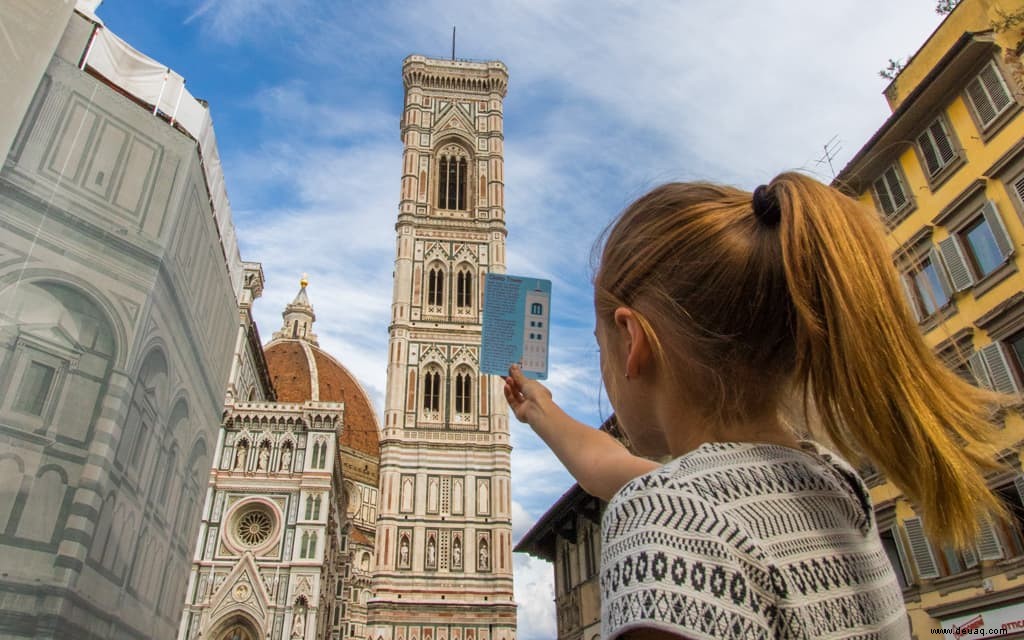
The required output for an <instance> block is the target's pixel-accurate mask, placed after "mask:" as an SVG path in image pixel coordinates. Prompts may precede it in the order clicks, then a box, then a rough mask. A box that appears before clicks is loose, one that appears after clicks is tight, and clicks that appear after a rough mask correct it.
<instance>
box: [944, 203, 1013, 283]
mask: <svg viewBox="0 0 1024 640" xmlns="http://www.w3.org/2000/svg"><path fill="white" fill-rule="evenodd" d="M954 217H955V218H956V220H955V222H951V223H950V224H949V237H948V238H946V239H944V240H942V241H940V242H939V252H940V253H941V254H942V262H943V264H944V265H945V267H946V273H947V275H948V277H949V282H950V284H951V287H952V290H953V291H964V290H965V289H968V288H973V292H974V295H975V297H977V296H979V295H981V294H983V293H984V292H985V291H988V290H989V289H991V288H992V286H994V285H995V284H997V283H998V282H1000V281H1002V279H1003V278H1005V277H1006V276H1008V275H1010V272H1011V271H1012V269H1011V270H1008V269H1010V267H1007V266H1006V265H1008V263H1009V258H1010V256H1011V255H1012V254H1013V241H1012V240H1011V239H1010V235H1009V234H1008V233H1007V231H1006V226H1005V225H1004V224H1003V219H1002V217H1001V216H1000V214H999V211H998V210H997V209H996V206H995V204H994V203H993V202H991V201H988V200H982V201H981V203H980V204H978V205H975V206H974V207H971V208H970V209H967V210H965V211H964V212H963V214H958V215H956V216H954Z"/></svg>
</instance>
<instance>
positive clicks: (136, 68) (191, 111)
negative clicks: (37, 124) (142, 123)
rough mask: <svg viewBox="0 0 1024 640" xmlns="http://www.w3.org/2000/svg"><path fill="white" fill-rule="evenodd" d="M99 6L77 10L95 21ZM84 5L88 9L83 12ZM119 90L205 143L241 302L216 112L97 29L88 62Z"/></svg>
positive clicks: (168, 73) (84, 1)
mask: <svg viewBox="0 0 1024 640" xmlns="http://www.w3.org/2000/svg"><path fill="white" fill-rule="evenodd" d="M98 4H99V2H98V1H96V0H92V1H89V0H78V6H77V8H78V9H79V10H80V11H81V12H82V13H83V14H85V15H87V16H88V17H89V18H90V19H95V16H93V15H92V10H93V9H95V6H96V5H98ZM83 5H84V6H83ZM84 64H85V66H88V67H90V68H91V69H92V70H94V71H95V72H96V73H98V74H100V75H101V76H103V77H104V78H106V79H107V80H109V81H110V82H112V83H113V84H115V85H117V86H118V87H120V88H121V89H123V90H124V91H126V92H128V93H129V94H131V95H132V96H135V97H136V98H138V99H139V100H141V101H142V102H144V103H145V104H148V105H150V107H151V108H152V109H154V112H155V111H159V112H161V113H163V114H164V115H165V116H167V117H169V118H170V120H171V122H173V123H176V124H177V125H178V126H180V127H181V128H182V129H184V130H185V131H187V132H188V133H189V135H191V136H192V137H193V138H195V139H196V141H197V142H198V143H199V156H200V159H201V160H202V165H203V174H204V175H205V176H206V187H207V189H208V190H209V195H210V201H211V202H212V203H213V215H214V218H215V219H216V222H217V229H218V230H219V231H220V240H221V244H222V246H223V248H224V255H225V256H226V259H227V268H228V274H229V276H230V278H231V286H232V288H233V289H234V292H235V298H236V299H239V297H240V296H241V293H242V277H243V272H242V258H241V255H240V254H239V251H238V242H237V239H236V236H235V226H234V223H233V222H232V221H231V204H230V203H229V202H228V193H227V189H226V188H225V186H224V173H223V171H222V168H221V164H220V154H219V153H218V152H217V138H216V136H215V135H214V133H213V120H212V119H211V118H210V110H209V109H208V108H207V107H205V106H203V104H202V103H201V102H199V101H198V100H196V99H195V98H194V97H192V94H191V93H189V92H188V89H186V88H185V79H184V78H182V77H181V75H179V74H177V73H175V72H174V71H172V70H171V69H169V68H167V67H166V66H165V65H162V64H160V63H159V62H157V61H155V60H153V59H152V58H149V57H147V56H145V55H144V54H142V53H139V52H138V51H136V50H135V49H133V48H132V47H131V46H130V45H128V43H127V42H125V41H124V40H122V39H121V38H118V37H117V36H116V35H114V34H113V33H111V32H110V30H108V29H107V28H105V27H104V26H103V25H102V23H97V26H96V34H95V37H94V38H93V41H92V43H91V45H90V47H89V50H88V53H87V55H86V58H85V62H84Z"/></svg>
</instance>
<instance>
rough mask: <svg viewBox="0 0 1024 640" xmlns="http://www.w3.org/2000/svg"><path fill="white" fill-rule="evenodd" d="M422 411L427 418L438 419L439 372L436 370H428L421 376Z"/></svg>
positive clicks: (439, 396)
mask: <svg viewBox="0 0 1024 640" xmlns="http://www.w3.org/2000/svg"><path fill="white" fill-rule="evenodd" d="M423 411H424V413H425V414H426V415H425V417H427V418H434V419H439V418H440V412H441V372H440V371H438V370H437V369H433V368H432V369H428V370H427V372H426V374H424V376H423Z"/></svg>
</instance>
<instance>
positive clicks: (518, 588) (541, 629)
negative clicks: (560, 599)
mask: <svg viewBox="0 0 1024 640" xmlns="http://www.w3.org/2000/svg"><path fill="white" fill-rule="evenodd" d="M513 571H514V572H515V587H514V589H515V597H516V604H517V605H518V606H519V610H518V612H517V613H518V623H519V624H518V627H519V628H518V629H517V637H518V638H520V640H550V639H551V638H555V637H557V636H558V628H557V625H556V622H555V581H554V578H555V577H554V573H553V572H552V569H551V564H550V563H549V562H546V561H544V560H538V559H537V558H533V557H531V556H528V555H526V554H524V553H517V554H515V556H514V559H513Z"/></svg>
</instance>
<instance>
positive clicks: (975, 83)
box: [967, 74, 996, 129]
mask: <svg viewBox="0 0 1024 640" xmlns="http://www.w3.org/2000/svg"><path fill="white" fill-rule="evenodd" d="M967 97H968V98H970V99H971V105H972V106H973V107H974V113H975V114H977V116H978V120H979V121H980V122H981V128H982V129H984V128H985V127H987V126H988V125H989V123H991V122H992V121H993V120H995V119H996V108H995V105H993V104H992V100H991V99H990V98H989V97H988V94H987V93H986V92H985V87H984V86H983V84H982V81H981V74H978V75H977V76H975V77H974V79H973V80H971V81H970V82H968V83H967Z"/></svg>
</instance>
